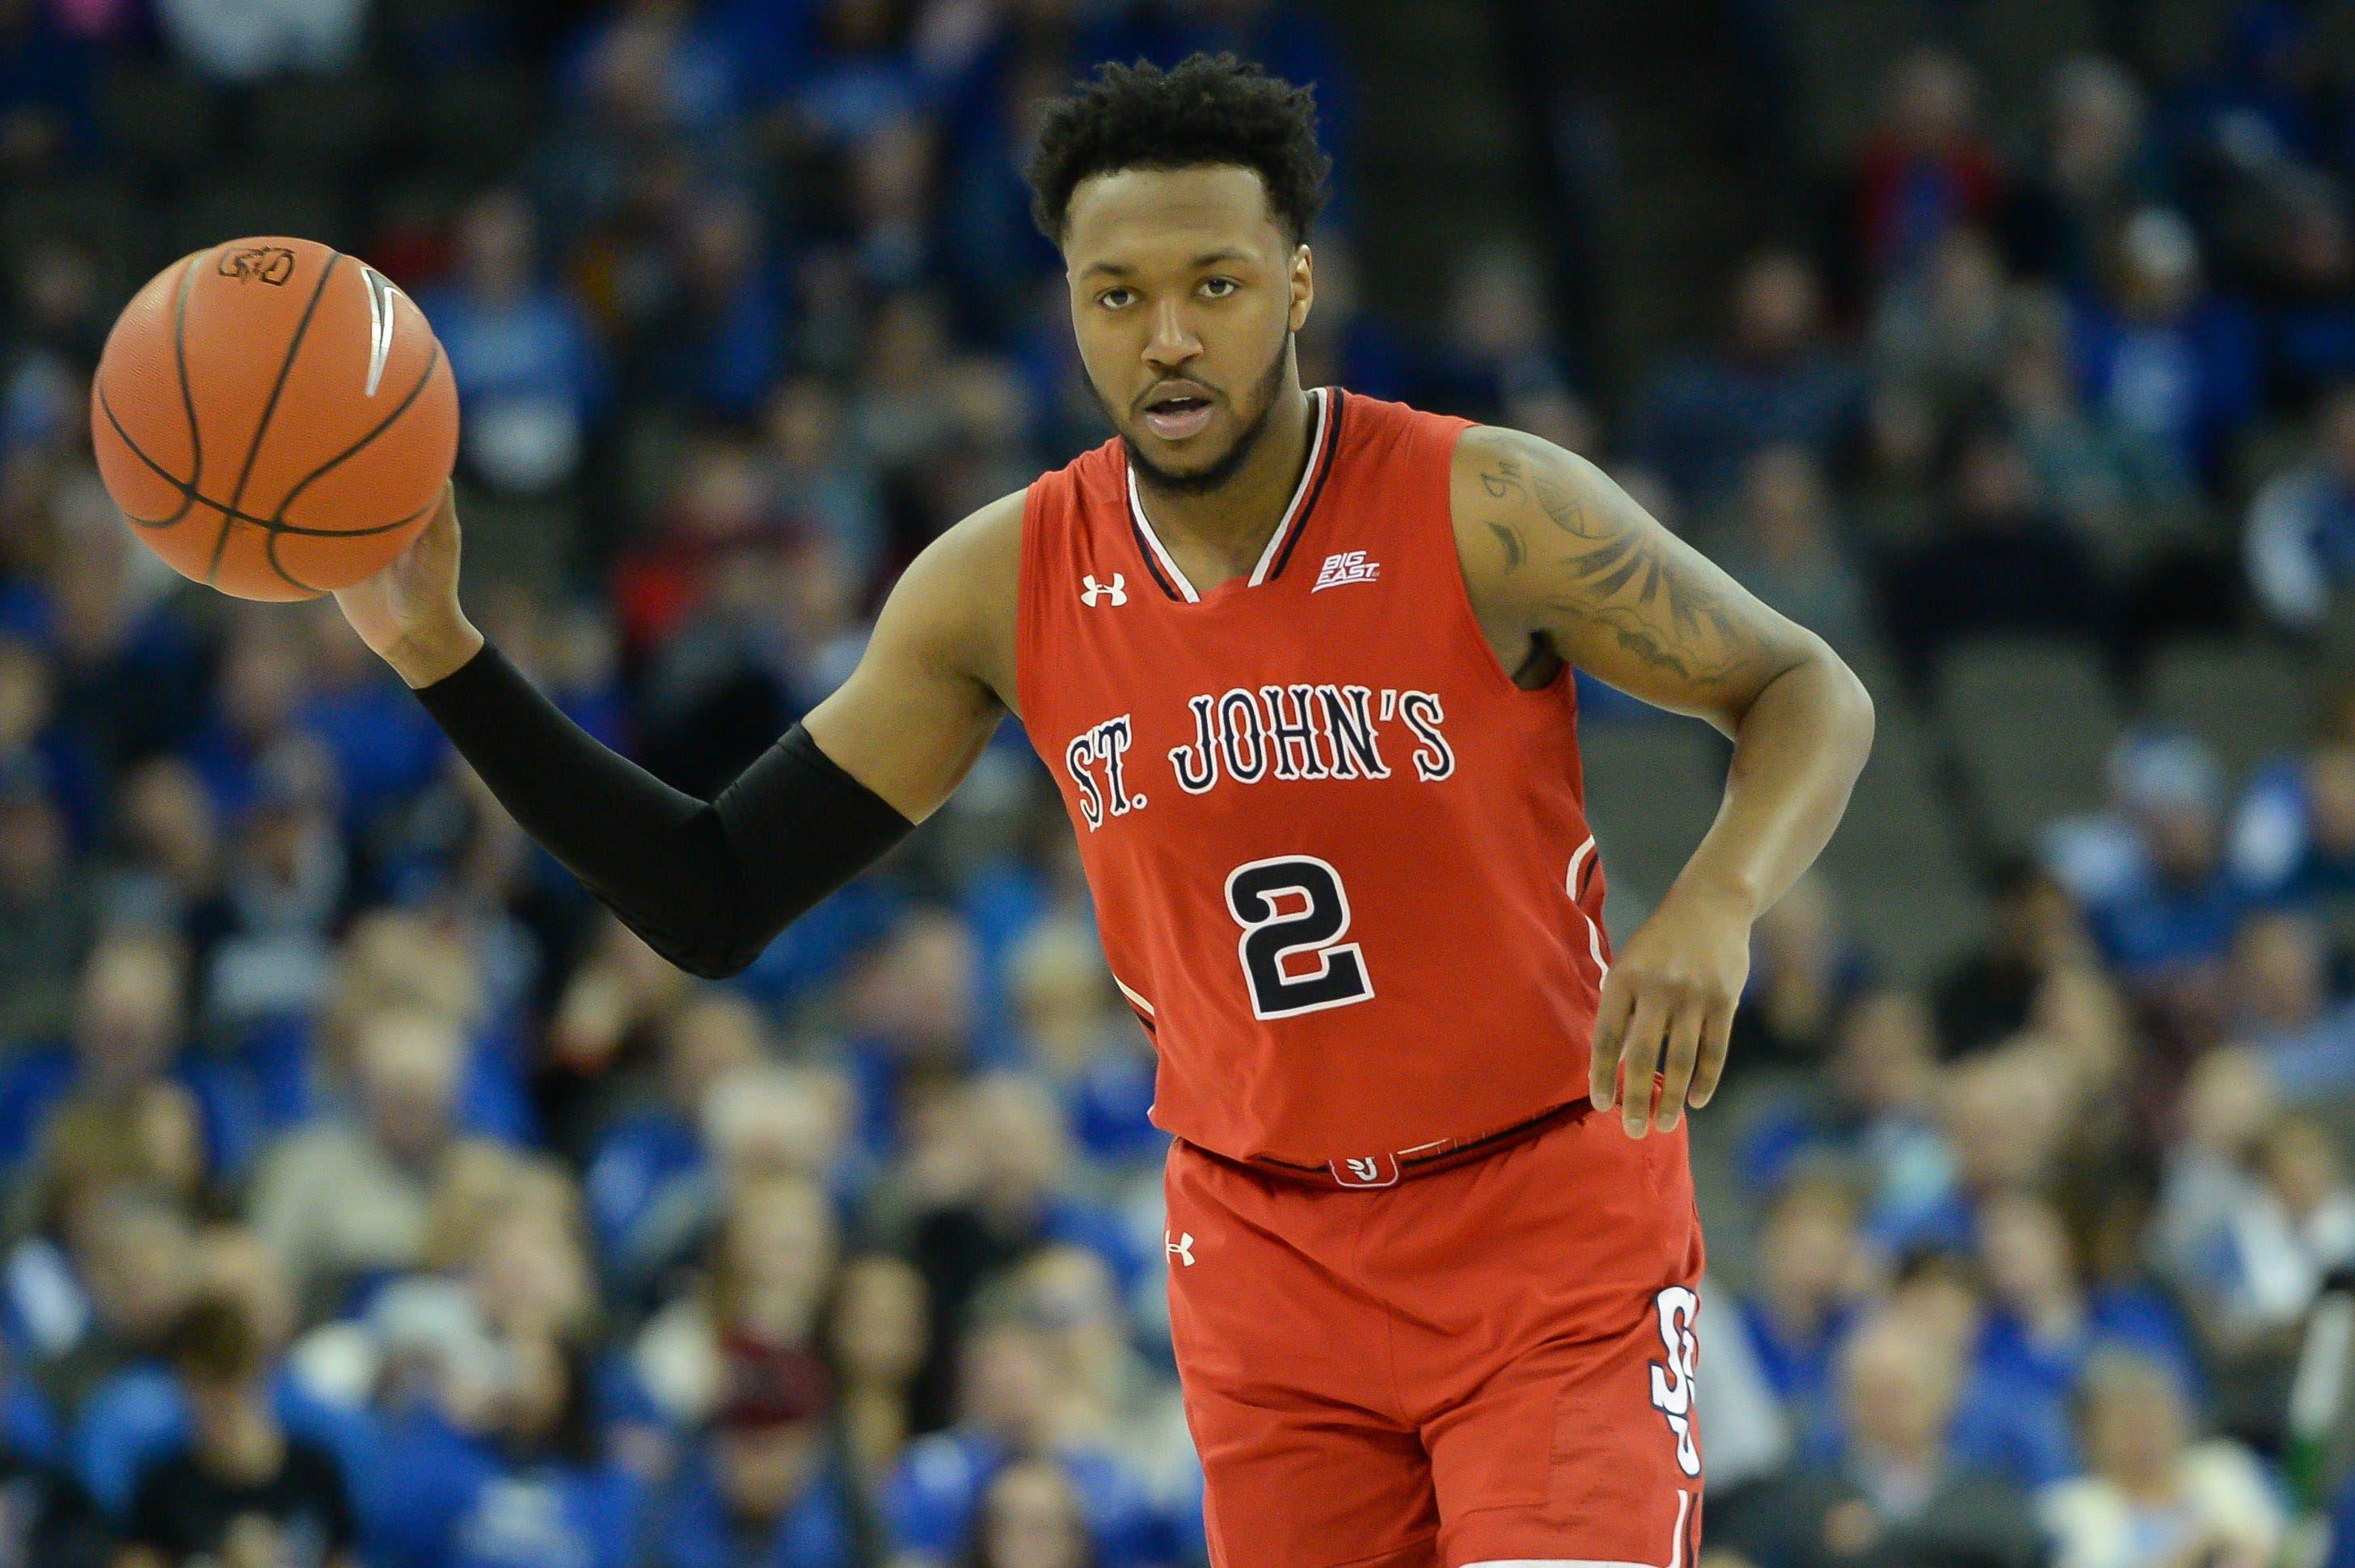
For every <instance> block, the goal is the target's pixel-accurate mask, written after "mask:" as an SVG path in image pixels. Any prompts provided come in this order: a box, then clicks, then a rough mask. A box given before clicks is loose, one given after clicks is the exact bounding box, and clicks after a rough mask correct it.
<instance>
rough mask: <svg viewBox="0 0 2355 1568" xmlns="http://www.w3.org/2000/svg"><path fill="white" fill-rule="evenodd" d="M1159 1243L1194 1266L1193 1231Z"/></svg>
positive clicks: (1173, 1233) (1172, 1233)
mask: <svg viewBox="0 0 2355 1568" xmlns="http://www.w3.org/2000/svg"><path fill="white" fill-rule="evenodd" d="M1115 602H1117V601H1115ZM1161 1245H1162V1250H1163V1251H1165V1252H1170V1253H1175V1254H1177V1258H1178V1261H1180V1262H1182V1263H1183V1264H1185V1266H1187V1267H1188V1268H1191V1267H1193V1266H1194V1233H1193V1232H1191V1231H1163V1232H1162V1233H1161Z"/></svg>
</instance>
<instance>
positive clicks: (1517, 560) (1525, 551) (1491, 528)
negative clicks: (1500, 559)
mask: <svg viewBox="0 0 2355 1568" xmlns="http://www.w3.org/2000/svg"><path fill="white" fill-rule="evenodd" d="M1488 532H1489V533H1491V534H1494V535H1497V544H1499V545H1501V546H1504V549H1505V569H1506V570H1507V571H1508V572H1512V571H1518V570H1519V569H1520V566H1521V563H1522V562H1523V561H1526V560H1528V559H1529V546H1528V545H1527V544H1525V543H1524V542H1523V541H1522V539H1521V531H1520V530H1519V529H1518V528H1516V527H1514V526H1513V525H1512V524H1510V523H1494V522H1492V523H1490V524H1488Z"/></svg>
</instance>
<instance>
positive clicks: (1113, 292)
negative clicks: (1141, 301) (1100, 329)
mask: <svg viewBox="0 0 2355 1568" xmlns="http://www.w3.org/2000/svg"><path fill="white" fill-rule="evenodd" d="M1135 301H1136V291H1135V290H1134V289H1106V290H1105V291H1103V293H1101V294H1098V295H1097V296H1096V303H1098V304H1100V305H1102V306H1103V308H1104V309H1106V310H1108V311H1124V310H1126V309H1127V308H1128V307H1129V306H1130V305H1132V304H1134V303H1135Z"/></svg>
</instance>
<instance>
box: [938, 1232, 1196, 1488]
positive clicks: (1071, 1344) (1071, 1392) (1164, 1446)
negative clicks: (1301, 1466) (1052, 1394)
mask: <svg viewBox="0 0 2355 1568" xmlns="http://www.w3.org/2000/svg"><path fill="white" fill-rule="evenodd" d="M1159 1283H1160V1282H1159V1281H1158V1280H1156V1281H1154V1282H1153V1287H1154V1288H1155V1290H1156V1293H1157V1292H1158V1289H1159ZM1001 1288H1002V1289H1003V1291H1004V1296H1005V1301H1006V1305H1007V1308H1010V1310H1011V1311H1012V1313H1013V1314H1014V1315H1015V1316H1017V1317H1018V1318H1020V1319H1022V1320H1023V1321H1025V1322H1027V1323H1028V1324H1030V1325H1031V1326H1032V1327H1033V1328H1035V1329H1037V1330H1039V1334H1040V1337H1041V1340H1040V1342H1041V1346H1042V1348H1043V1349H1044V1350H1045V1351H1046V1354H1047V1358H1048V1361H1050V1364H1051V1365H1052V1366H1053V1368H1054V1374H1053V1380H1052V1381H1053V1384H1054V1386H1055V1388H1056V1389H1057V1391H1058V1393H1059V1394H1060V1401H1059V1403H1060V1409H1059V1410H1058V1412H1057V1414H1056V1417H1055V1428H1056V1430H1057V1431H1059V1432H1062V1433H1065V1434H1067V1435H1070V1436H1082V1435H1084V1436H1088V1437H1089V1438H1091V1439H1092V1440H1093V1441H1095V1442H1099V1443H1101V1444H1103V1446H1105V1447H1106V1448H1108V1449H1110V1450H1111V1451H1112V1452H1114V1453H1115V1454H1117V1455H1119V1456H1120V1458H1121V1460H1122V1462H1123V1464H1124V1465H1125V1466H1126V1467H1129V1468H1130V1469H1131V1470H1132V1471H1134V1472H1135V1475H1136V1476H1137V1477H1138V1478H1140V1479H1142V1480H1143V1481H1144V1482H1145V1484H1146V1487H1147V1489H1149V1490H1150V1491H1151V1492H1152V1493H1153V1494H1154V1496H1155V1497H1156V1499H1161V1500H1162V1501H1163V1503H1164V1504H1165V1505H1166V1506H1168V1507H1170V1508H1172V1509H1180V1508H1183V1507H1184V1506H1185V1505H1187V1504H1188V1503H1191V1502H1193V1501H1194V1500H1195V1499H1194V1498H1193V1497H1192V1496H1191V1495H1190V1490H1189V1489H1192V1488H1196V1487H1198V1486H1199V1475H1200V1473H1199V1467H1198V1465H1197V1461H1196V1459H1195V1456H1194V1448H1193V1443H1192V1440H1191V1438H1190V1437H1189V1436H1188V1433H1187V1427H1186V1413H1185V1410H1184V1407H1183V1405H1182V1404H1180V1402H1179V1400H1178V1397H1177V1390H1176V1389H1175V1388H1174V1387H1172V1386H1171V1385H1170V1383H1168V1381H1167V1379H1165V1378H1162V1377H1160V1376H1159V1375H1158V1374H1157V1373H1156V1372H1155V1371H1154V1369H1153V1367H1152V1365H1151V1363H1150V1362H1148V1361H1146V1358H1145V1357H1144V1356H1142V1355H1140V1354H1139V1353H1138V1352H1137V1349H1136V1347H1135V1344H1134V1343H1133V1342H1132V1336H1131V1330H1130V1328H1129V1326H1128V1318H1127V1316H1126V1310H1125V1303H1124V1302H1123V1300H1122V1299H1121V1296H1120V1291H1119V1287H1118V1285H1117V1283H1116V1282H1115V1280H1114V1277H1113V1272H1112V1269H1111V1268H1110V1267H1109V1266H1107V1265H1106V1264H1105V1262H1104V1260H1103V1257H1102V1256H1100V1255H1097V1254H1095V1253H1092V1252H1090V1251H1089V1250H1088V1249H1087V1248H1085V1247H1080V1246H1068V1245H1067V1246H1050V1247H1048V1248H1046V1249H1045V1250H1044V1251H1042V1252H1039V1254H1037V1255H1035V1256H1033V1257H1032V1258H1030V1260H1029V1261H1028V1262H1027V1263H1025V1264H1023V1265H1022V1266H1021V1267H1020V1268H1018V1269H1017V1270H1016V1271H1014V1273H1013V1274H1012V1276H1011V1277H1008V1278H1007V1279H1006V1280H1004V1281H1003V1282H1002V1286H1001ZM984 1315H987V1311H986V1309H984Z"/></svg>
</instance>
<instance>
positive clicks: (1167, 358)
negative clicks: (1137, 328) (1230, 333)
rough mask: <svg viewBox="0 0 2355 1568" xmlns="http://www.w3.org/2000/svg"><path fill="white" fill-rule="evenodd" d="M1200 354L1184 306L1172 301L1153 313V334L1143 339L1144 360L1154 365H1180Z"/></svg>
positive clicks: (1199, 340)
mask: <svg viewBox="0 0 2355 1568" xmlns="http://www.w3.org/2000/svg"><path fill="white" fill-rule="evenodd" d="M1201 352H1202V340H1201V338H1200V337H1199V336H1197V335H1196V334H1195V332H1194V323H1192V322H1191V321H1189V320H1188V318H1187V314H1186V311H1185V309H1184V307H1183V306H1181V305H1179V304H1177V302H1174V301H1172V302H1167V303H1165V304H1163V305H1162V306H1161V307H1160V308H1159V309H1158V310H1156V311H1155V312H1154V313H1153V335H1152V336H1151V337H1150V338H1148V339H1146V344H1145V357H1146V359H1148V360H1150V361H1152V362H1153V363H1154V364H1156V365H1183V364H1185V363H1186V362H1187V361H1188V360H1189V359H1192V358H1194V357H1195V356H1197V355H1199V354H1200V353H1201Z"/></svg>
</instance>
